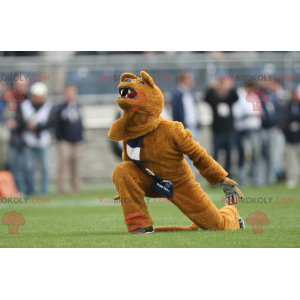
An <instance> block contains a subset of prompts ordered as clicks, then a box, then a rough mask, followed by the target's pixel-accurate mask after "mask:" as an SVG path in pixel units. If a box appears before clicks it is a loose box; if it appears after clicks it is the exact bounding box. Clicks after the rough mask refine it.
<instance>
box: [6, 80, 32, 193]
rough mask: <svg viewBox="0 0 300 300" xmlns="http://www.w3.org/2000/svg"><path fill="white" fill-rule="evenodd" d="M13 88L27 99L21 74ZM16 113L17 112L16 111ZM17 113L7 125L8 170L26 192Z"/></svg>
mask: <svg viewBox="0 0 300 300" xmlns="http://www.w3.org/2000/svg"><path fill="white" fill-rule="evenodd" d="M13 88H14V89H16V90H18V91H21V92H22V95H23V97H24V98H25V99H28V96H29V95H28V90H29V80H28V78H26V77H25V76H24V75H23V74H20V75H18V80H17V81H15V82H14V86H13ZM20 109H21V106H20V105H18V110H20ZM17 114H18V113H17ZM17 114H16V115H15V116H14V117H13V118H11V119H10V120H8V127H9V129H10V131H11V135H10V147H9V156H8V159H9V162H8V165H9V170H10V171H11V172H12V174H13V177H14V179H15V182H16V185H17V187H18V190H19V191H20V192H21V193H26V192H25V191H24V183H27V190H28V188H29V186H28V184H29V183H28V180H27V179H28V177H27V176H26V177H25V176H24V170H23V162H24V157H23V141H22V138H21V132H20V131H19V130H18V123H17V120H16V116H17Z"/></svg>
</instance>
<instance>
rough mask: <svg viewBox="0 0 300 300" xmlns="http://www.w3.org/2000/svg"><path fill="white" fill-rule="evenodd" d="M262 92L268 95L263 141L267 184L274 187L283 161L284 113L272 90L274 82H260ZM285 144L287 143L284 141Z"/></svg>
mask: <svg viewBox="0 0 300 300" xmlns="http://www.w3.org/2000/svg"><path fill="white" fill-rule="evenodd" d="M260 88H261V90H263V91H265V92H266V93H267V96H268V98H269V101H268V102H262V108H263V111H262V128H263V130H262V140H263V152H264V155H265V157H266V164H265V166H264V169H265V171H264V172H263V174H265V177H266V178H265V183H266V184H269V185H274V184H276V183H277V180H278V178H277V176H278V172H279V170H278V166H279V163H281V161H282V159H283V151H282V149H281V148H282V140H284V136H283V138H282V135H283V132H282V128H281V125H282V123H281V122H282V113H281V111H280V106H279V103H278V99H277V96H276V94H275V93H274V92H273V90H272V81H271V80H269V79H265V80H262V81H260ZM284 142H285V141H284Z"/></svg>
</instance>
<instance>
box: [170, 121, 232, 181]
mask: <svg viewBox="0 0 300 300" xmlns="http://www.w3.org/2000/svg"><path fill="white" fill-rule="evenodd" d="M172 132H173V134H172V135H173V139H174V142H175V144H176V146H177V148H178V149H179V151H180V152H182V153H183V154H186V155H187V156H188V157H189V159H190V160H192V161H193V163H194V166H195V167H196V168H197V169H198V171H199V172H200V174H201V175H202V176H203V177H204V178H205V179H206V180H207V181H208V182H209V183H210V184H211V185H212V186H215V185H217V184H218V183H220V182H221V181H222V180H224V178H225V177H226V176H227V175H228V173H227V172H226V171H225V170H224V169H223V168H222V167H221V166H220V165H219V164H218V163H217V162H216V161H215V160H214V159H213V158H212V157H211V156H210V155H208V154H207V153H206V150H205V149H204V148H203V147H201V146H200V144H199V143H197V142H195V141H194V140H193V135H192V134H191V132H190V131H189V130H188V129H184V127H183V125H182V123H179V122H175V124H174V126H173V131H172Z"/></svg>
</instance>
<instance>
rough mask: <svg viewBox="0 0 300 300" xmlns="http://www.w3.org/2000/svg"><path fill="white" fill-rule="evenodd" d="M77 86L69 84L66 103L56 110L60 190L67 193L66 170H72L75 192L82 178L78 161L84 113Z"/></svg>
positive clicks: (66, 91)
mask: <svg viewBox="0 0 300 300" xmlns="http://www.w3.org/2000/svg"><path fill="white" fill-rule="evenodd" d="M76 97H77V87H76V86H74V85H67V86H66V87H65V90H64V103H63V104H61V105H59V106H58V108H57V111H56V118H55V132H56V138H57V142H58V158H59V164H58V170H57V171H58V173H57V183H58V192H59V193H65V179H64V175H65V170H67V169H68V168H69V169H70V171H71V178H72V186H73V192H75V193H80V191H81V180H80V177H79V174H78V162H79V158H80V154H81V150H82V140H83V126H82V114H81V110H80V108H79V106H78V105H77V104H76Z"/></svg>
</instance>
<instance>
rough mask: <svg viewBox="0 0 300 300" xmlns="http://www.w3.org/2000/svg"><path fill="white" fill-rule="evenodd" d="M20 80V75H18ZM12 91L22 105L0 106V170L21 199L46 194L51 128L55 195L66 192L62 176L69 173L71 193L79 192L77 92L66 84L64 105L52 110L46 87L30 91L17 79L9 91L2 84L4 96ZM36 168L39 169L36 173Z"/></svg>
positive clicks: (26, 83)
mask: <svg viewBox="0 0 300 300" xmlns="http://www.w3.org/2000/svg"><path fill="white" fill-rule="evenodd" d="M19 76H20V78H21V79H22V76H24V75H22V74H21V75H19ZM13 90H18V91H21V92H22V95H23V97H22V99H21V101H20V102H21V103H17V107H15V109H16V111H15V112H14V114H13V113H12V111H9V109H11V108H12V107H10V106H9V105H6V103H5V102H4V101H0V171H1V170H6V169H8V170H10V171H11V172H12V174H13V177H14V179H15V182H16V185H17V187H18V189H19V191H20V192H21V193H22V194H27V195H32V194H36V193H37V192H40V193H42V194H48V179H49V164H50V163H51V162H50V156H49V151H50V147H51V140H52V129H54V132H55V137H56V140H57V157H58V160H59V161H58V167H57V185H58V187H57V188H58V192H59V193H61V194H62V193H65V192H66V190H65V182H66V180H65V178H64V176H65V173H66V171H70V175H71V176H70V177H71V180H72V190H73V192H74V193H80V190H81V183H80V176H79V174H78V160H79V156H80V152H81V148H82V140H83V126H82V114H81V111H80V108H79V106H78V105H77V104H76V97H77V87H76V86H74V85H72V84H68V85H66V86H65V88H64V93H63V103H62V104H59V105H56V106H54V105H53V104H52V103H51V102H50V101H48V88H47V86H46V85H45V84H44V83H42V82H37V83H34V84H33V85H31V86H30V87H29V81H27V80H18V81H15V82H14V85H13V87H12V90H9V89H8V87H7V86H6V83H5V82H1V85H0V91H1V95H3V94H4V93H5V91H6V94H7V95H8V96H9V97H11V96H13ZM10 93H12V94H10ZM37 163H38V164H39V167H38V168H37ZM37 169H38V170H39V171H40V174H41V176H40V177H41V179H42V180H41V188H40V189H39V190H37V189H36V176H35V175H36V170H37Z"/></svg>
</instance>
